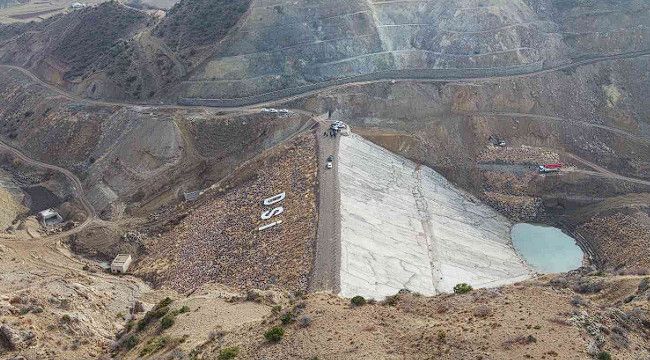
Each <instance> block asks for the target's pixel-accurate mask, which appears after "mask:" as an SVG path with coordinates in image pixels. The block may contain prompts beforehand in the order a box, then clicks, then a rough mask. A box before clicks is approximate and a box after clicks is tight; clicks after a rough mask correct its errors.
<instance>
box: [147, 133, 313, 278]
mask: <svg viewBox="0 0 650 360" xmlns="http://www.w3.org/2000/svg"><path fill="white" fill-rule="evenodd" d="M254 166H257V168H255V169H253V171H252V173H251V174H248V175H246V176H242V177H243V179H242V180H240V181H239V183H238V184H236V185H235V186H234V187H233V188H232V189H230V190H227V191H226V192H225V193H215V192H213V193H207V194H205V195H204V196H205V198H204V199H199V200H198V201H197V202H196V204H197V205H196V208H195V209H194V210H193V211H191V212H190V214H189V215H188V216H187V217H185V218H184V219H183V220H182V221H181V222H180V223H179V224H178V225H177V226H175V227H174V228H172V229H171V230H170V231H168V232H166V233H164V234H163V235H162V236H161V237H151V238H149V239H148V240H147V241H146V242H147V248H148V252H149V254H150V256H148V257H146V258H145V259H143V260H142V261H141V263H140V264H139V265H138V267H137V269H136V272H137V273H139V274H141V275H144V276H147V277H148V278H150V279H152V280H153V281H154V283H156V284H158V285H164V286H169V287H171V288H174V289H176V290H180V291H189V290H193V289H196V288H197V287H199V286H200V285H202V284H205V283H209V282H217V283H221V284H226V285H229V286H234V287H237V288H240V289H249V288H260V289H265V288H268V287H270V286H274V285H276V286H280V287H283V288H287V289H291V290H306V288H307V281H308V275H309V272H310V270H311V267H312V253H313V250H312V249H313V243H314V241H315V236H316V221H317V219H316V217H317V216H316V200H315V184H316V170H317V167H316V166H317V163H316V156H315V139H314V138H313V135H312V134H309V135H306V136H303V137H300V138H298V139H296V140H294V141H293V142H292V143H291V144H290V145H287V146H285V147H284V148H282V149H275V150H274V151H273V154H272V155H270V156H269V157H267V158H266V159H264V160H262V161H261V163H258V164H255V165H254ZM244 172H246V171H242V173H244ZM281 192H286V198H285V199H284V200H283V201H282V203H278V204H276V205H273V206H271V207H268V206H263V204H262V200H263V199H265V198H268V197H271V196H273V195H276V194H279V193H281ZM275 206H283V207H284V212H283V213H282V214H280V215H277V216H274V217H273V219H272V220H262V219H261V218H260V215H261V213H262V212H263V211H265V210H270V209H272V208H273V207H275ZM275 220H282V224H280V225H278V226H275V227H272V228H269V229H267V230H264V231H258V230H257V229H258V228H259V227H260V226H262V225H264V224H267V223H270V222H273V221H275Z"/></svg>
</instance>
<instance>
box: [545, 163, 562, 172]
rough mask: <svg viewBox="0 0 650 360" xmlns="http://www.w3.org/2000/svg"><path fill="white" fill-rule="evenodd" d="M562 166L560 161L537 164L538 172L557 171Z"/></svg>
mask: <svg viewBox="0 0 650 360" xmlns="http://www.w3.org/2000/svg"><path fill="white" fill-rule="evenodd" d="M561 168H562V164H560V163H555V164H544V165H540V166H539V172H540V173H544V174H546V173H551V172H558V171H560V169H561Z"/></svg>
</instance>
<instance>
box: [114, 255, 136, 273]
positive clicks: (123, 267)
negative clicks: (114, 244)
mask: <svg viewBox="0 0 650 360" xmlns="http://www.w3.org/2000/svg"><path fill="white" fill-rule="evenodd" d="M131 261H133V259H132V258H131V255H129V254H118V255H117V256H116V257H115V260H113V262H112V263H111V272H112V273H113V274H116V273H122V274H124V273H126V271H127V270H129V265H131Z"/></svg>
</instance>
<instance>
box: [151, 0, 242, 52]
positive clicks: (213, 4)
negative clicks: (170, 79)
mask: <svg viewBox="0 0 650 360" xmlns="http://www.w3.org/2000/svg"><path fill="white" fill-rule="evenodd" d="M249 4H250V0H181V1H180V2H178V3H177V4H176V5H174V7H172V8H171V9H170V10H169V12H168V13H167V16H166V17H165V19H164V20H163V21H162V22H161V23H160V24H159V25H158V26H157V27H156V34H157V35H158V36H160V37H162V38H163V39H164V40H165V42H166V43H167V44H168V45H169V46H171V47H172V48H173V49H182V48H186V47H189V46H201V45H206V44H210V43H214V42H217V41H219V40H220V39H222V38H223V37H224V36H225V35H226V33H227V32H228V30H229V29H230V28H231V27H233V26H234V25H235V23H237V21H238V20H239V18H240V17H241V16H242V15H243V14H244V13H245V12H246V10H247V9H248V6H249Z"/></svg>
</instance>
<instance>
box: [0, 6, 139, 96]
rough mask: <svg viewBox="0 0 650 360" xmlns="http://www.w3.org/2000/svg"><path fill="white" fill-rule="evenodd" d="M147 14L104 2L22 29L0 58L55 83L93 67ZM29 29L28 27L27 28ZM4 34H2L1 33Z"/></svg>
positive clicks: (6, 45) (64, 80)
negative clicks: (31, 70)
mask: <svg viewBox="0 0 650 360" xmlns="http://www.w3.org/2000/svg"><path fill="white" fill-rule="evenodd" d="M147 21H148V17H147V16H145V15H144V14H143V13H140V12H138V11H136V10H132V9H128V8H125V7H122V6H120V5H118V4H117V3H115V2H107V3H104V4H102V5H99V6H96V7H89V8H86V9H83V10H79V11H75V12H72V13H70V14H67V15H60V16H56V17H54V18H52V19H49V20H47V21H46V22H45V23H44V24H41V25H32V27H34V29H31V28H29V27H30V26H29V25H26V26H25V27H26V28H25V29H24V31H23V32H22V33H21V34H20V35H18V36H17V37H14V38H13V39H12V40H10V41H8V42H7V43H6V44H5V45H4V46H3V47H2V48H1V49H0V61H2V62H3V63H10V64H15V65H20V66H23V67H26V68H31V69H33V70H34V71H36V72H37V73H39V74H40V75H41V76H43V77H44V78H46V79H49V80H51V81H53V82H56V83H58V84H59V85H65V84H66V82H67V81H72V80H78V78H79V77H81V76H83V75H85V74H88V73H90V72H92V71H93V69H92V65H93V64H94V63H95V62H98V61H100V60H101V59H103V58H104V57H113V56H115V51H116V50H115V49H113V47H114V45H115V44H116V42H117V41H118V40H119V39H123V38H126V37H129V35H130V34H132V33H133V32H134V31H136V29H138V28H140V27H142V26H144V25H145V24H146V22H147ZM27 30H29V31H27ZM5 36H6V35H5Z"/></svg>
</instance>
